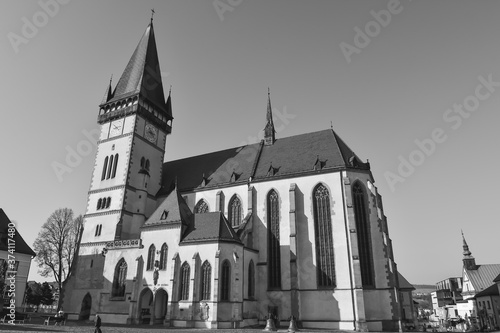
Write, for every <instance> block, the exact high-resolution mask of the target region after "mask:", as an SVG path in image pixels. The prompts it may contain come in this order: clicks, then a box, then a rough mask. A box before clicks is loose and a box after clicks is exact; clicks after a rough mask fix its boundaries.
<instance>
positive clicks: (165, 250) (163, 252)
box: [159, 243, 168, 270]
mask: <svg viewBox="0 0 500 333" xmlns="http://www.w3.org/2000/svg"><path fill="white" fill-rule="evenodd" d="M167 254H168V246H167V243H163V245H162V246H161V251H160V267H159V268H160V269H161V270H165V269H167V260H168V258H167Z"/></svg>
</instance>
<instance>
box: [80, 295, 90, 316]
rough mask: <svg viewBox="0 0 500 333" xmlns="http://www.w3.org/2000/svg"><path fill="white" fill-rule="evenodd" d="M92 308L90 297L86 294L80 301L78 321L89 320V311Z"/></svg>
mask: <svg viewBox="0 0 500 333" xmlns="http://www.w3.org/2000/svg"><path fill="white" fill-rule="evenodd" d="M91 308H92V296H90V294H89V293H87V294H86V295H85V296H84V297H83V300H82V306H81V308H80V314H79V315H78V320H89V318H90V309H91Z"/></svg>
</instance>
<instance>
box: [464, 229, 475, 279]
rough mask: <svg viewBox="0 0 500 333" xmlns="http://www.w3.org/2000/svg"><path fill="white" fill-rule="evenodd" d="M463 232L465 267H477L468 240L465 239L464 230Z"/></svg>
mask: <svg viewBox="0 0 500 333" xmlns="http://www.w3.org/2000/svg"><path fill="white" fill-rule="evenodd" d="M461 232H462V241H463V249H464V252H463V255H464V257H463V259H462V261H463V263H464V267H465V269H476V259H475V258H474V257H473V256H472V253H471V252H470V250H469V245H468V244H467V241H466V240H465V236H464V232H463V231H462V230H461Z"/></svg>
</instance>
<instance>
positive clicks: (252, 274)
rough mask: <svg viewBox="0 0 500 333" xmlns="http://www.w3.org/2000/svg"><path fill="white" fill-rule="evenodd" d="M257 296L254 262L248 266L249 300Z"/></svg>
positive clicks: (251, 261)
mask: <svg viewBox="0 0 500 333" xmlns="http://www.w3.org/2000/svg"><path fill="white" fill-rule="evenodd" d="M254 296H255V267H254V264H253V260H250V263H249V264H248V298H253V297H254Z"/></svg>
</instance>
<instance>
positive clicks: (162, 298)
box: [155, 289, 168, 324]
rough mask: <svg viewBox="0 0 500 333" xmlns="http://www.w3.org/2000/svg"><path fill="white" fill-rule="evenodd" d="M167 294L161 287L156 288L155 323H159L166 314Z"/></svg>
mask: <svg viewBox="0 0 500 333" xmlns="http://www.w3.org/2000/svg"><path fill="white" fill-rule="evenodd" d="M167 303H168V294H167V292H166V291H165V290H163V289H158V291H157V292H156V296H155V324H157V323H158V324H161V323H163V321H164V320H165V315H166V314H167Z"/></svg>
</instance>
